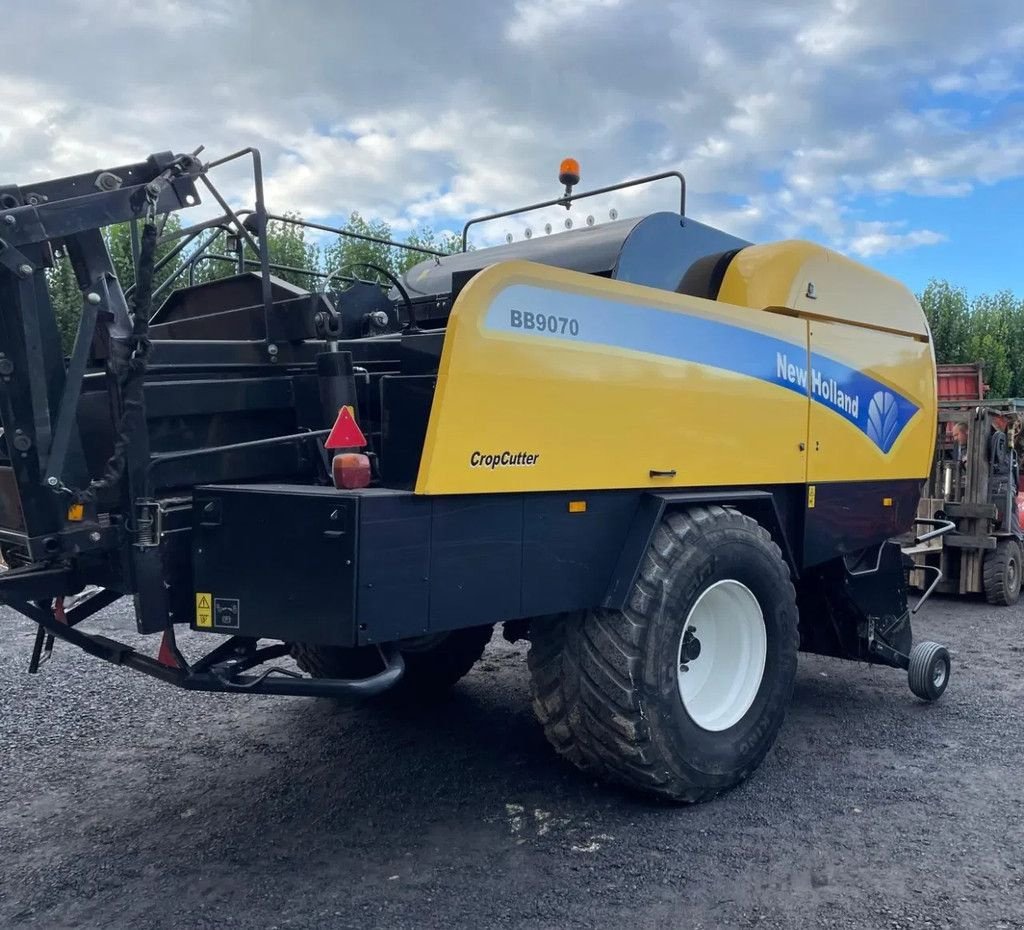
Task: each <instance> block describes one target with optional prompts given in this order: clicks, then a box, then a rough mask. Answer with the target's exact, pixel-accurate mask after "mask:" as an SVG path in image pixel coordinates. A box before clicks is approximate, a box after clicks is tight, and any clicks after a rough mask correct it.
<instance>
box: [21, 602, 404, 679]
mask: <svg viewBox="0 0 1024 930" xmlns="http://www.w3.org/2000/svg"><path fill="white" fill-rule="evenodd" d="M7 603H8V605H9V606H10V607H12V608H14V609H15V610H17V611H18V612H19V613H20V614H22V615H24V616H26V617H28V618H29V619H30V620H32V621H34V622H35V623H38V624H39V626H40V627H41V628H43V629H45V630H46V631H47V632H48V633H50V634H52V635H53V636H55V637H56V638H57V639H62V640H64V641H66V642H69V643H71V644H72V645H73V646H78V648H79V649H81V650H82V651H83V652H85V653H87V654H88V655H91V656H94V657H95V658H98V659H103V660H104V661H106V662H110V663H112V664H114V665H124V666H127V667H128V668H131V669H134V670H135V671H137V672H142V673H143V674H145V675H150V676H152V677H153V678H159V679H160V680H161V681H165V682H167V683H168V684H172V685H177V686H178V687H179V688H185V689H186V690H189V691H214V692H221V693H224V692H228V693H242V694H279V695H291V696H297V697H349V698H367V697H373V696H374V695H377V694H381V693H383V692H384V691H387V690H388V689H390V688H392V687H394V685H396V684H397V683H398V682H399V681H400V680H401V678H402V675H403V674H404V673H405V662H404V661H403V659H402V654H401V652H399V651H398V650H397V649H394V648H392V649H390V650H388V651H386V652H383V651H382V653H381V655H382V658H383V661H384V669H383V670H382V671H380V672H378V673H377V674H376V675H372V676H370V677H369V678H363V679H356V680H348V679H337V678H306V677H298V678H296V677H291V675H290V674H289V675H288V677H282V678H277V677H271V675H272V674H273V673H274V672H275V671H278V670H275V669H270V670H269V671H267V672H265V673H263V674H261V675H259V676H255V677H248V678H247V677H245V676H237V677H230V678H229V677H226V676H224V675H218V674H217V673H216V671H214V670H212V668H211V669H210V670H209V671H203V672H198V673H197V672H196V667H197V666H200V665H203V667H204V668H210V663H209V661H208V660H209V658H210V657H209V656H207V657H206V659H205V660H204V659H200V660H199V662H198V663H196V666H193V667H192V668H191V669H190V668H184V669H182V668H171V667H169V666H166V665H164V664H163V663H162V662H158V661H157V660H156V659H152V658H150V657H149V656H147V655H143V654H142V653H140V652H136V651H135V650H134V649H133V648H132V647H131V646H127V645H125V644H124V643H120V642H117V641H116V640H112V639H108V638H107V637H105V636H98V635H95V634H88V633H83V632H81V631H80V630H76V629H74V627H72V626H69V625H66V624H63V623H60V622H58V621H57V619H56V617H54V615H53V612H52V611H47V610H43V609H42V608H40V607H37V606H36V605H35V604H31V603H29V602H28V601H14V600H9V601H8V602H7ZM222 648H223V647H222V646H218V647H217V649H215V650H214V653H217V652H219V651H221V650H222ZM267 651H268V657H269V656H270V655H281V654H283V652H282V650H281V647H275V646H270V647H267ZM212 654H213V653H211V655H212ZM281 671H283V670H281Z"/></svg>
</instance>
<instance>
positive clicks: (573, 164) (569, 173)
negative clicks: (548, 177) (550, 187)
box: [558, 158, 580, 187]
mask: <svg viewBox="0 0 1024 930" xmlns="http://www.w3.org/2000/svg"><path fill="white" fill-rule="evenodd" d="M558 180H559V181H560V182H561V183H562V184H566V185H568V186H570V187H571V186H572V185H574V184H579V183H580V163H579V162H578V161H576V159H575V158H563V159H562V164H560V165H559V166H558Z"/></svg>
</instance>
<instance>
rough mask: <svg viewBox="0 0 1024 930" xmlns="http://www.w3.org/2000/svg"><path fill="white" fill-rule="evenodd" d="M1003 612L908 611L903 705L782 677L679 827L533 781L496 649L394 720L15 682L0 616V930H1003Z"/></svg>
mask: <svg viewBox="0 0 1024 930" xmlns="http://www.w3.org/2000/svg"><path fill="white" fill-rule="evenodd" d="M1022 616H1024V614H1022V610H1020V609H1017V608H1009V609H1006V608H1002V609H1000V608H989V607H986V606H985V605H983V604H978V603H963V602H957V601H938V602H937V603H936V604H934V605H933V606H931V607H930V608H928V609H927V610H926V611H925V612H924V615H923V616H922V618H921V620H919V621H918V635H919V636H921V637H923V638H930V639H936V640H939V641H942V642H947V643H949V644H950V647H951V651H952V653H953V659H954V678H953V681H952V684H951V685H950V689H949V691H948V692H947V694H946V696H945V697H944V698H943V700H942V701H940V702H939V703H938V704H936V705H931V706H929V705H925V704H922V703H921V702H919V701H917V700H916V699H915V698H914V697H913V696H912V695H911V694H910V692H909V691H908V690H907V687H906V679H905V676H904V675H902V674H901V673H898V672H895V671H892V670H885V669H871V668H867V667H862V666H857V665H853V664H847V663H841V662H837V661H833V660H828V659H821V658H816V657H810V656H804V657H801V667H800V672H799V678H798V681H797V687H796V695H795V698H794V702H793V707H792V710H791V713H790V715H789V717H788V720H787V722H786V724H785V727H784V729H783V732H782V734H781V736H780V738H779V741H778V743H777V745H776V748H775V750H774V751H773V752H772V753H771V755H770V756H769V758H768V759H767V761H766V762H765V764H764V765H763V766H762V767H761V769H760V770H759V771H758V772H757V774H756V775H755V776H754V778H753V779H751V780H750V781H749V782H748V783H746V784H745V785H743V786H741V787H740V788H738V789H736V790H735V791H733V792H731V793H729V794H728V795H726V796H724V797H722V798H720V799H719V800H717V801H715V802H713V803H710V804H706V805H703V806H698V807H691V808H680V807H670V806H665V805H662V804H656V803H651V802H649V801H647V800H644V799H642V798H638V797H636V796H633V795H629V794H625V793H623V792H621V791H618V790H616V789H614V788H607V787H604V786H601V785H596V784H594V783H593V782H592V781H591V780H588V779H587V778H585V777H583V776H581V775H578V774H577V773H575V772H574V771H573V770H571V769H569V768H567V767H566V766H564V765H563V764H562V763H560V762H559V761H558V760H557V759H556V758H555V756H554V754H553V753H552V752H551V751H549V749H548V748H547V745H546V744H545V742H544V740H543V737H542V735H541V733H540V730H539V728H538V727H537V726H536V724H535V723H534V721H533V718H532V715H531V713H530V710H529V705H528V699H527V681H526V671H525V663H524V661H523V658H524V657H523V650H521V649H520V648H518V647H510V646H508V645H506V644H505V643H503V642H500V637H496V640H495V642H494V643H493V644H492V646H491V647H490V649H489V651H488V653H487V655H486V656H485V658H484V660H483V662H482V663H480V664H479V665H478V667H477V669H476V670H475V671H474V672H473V674H471V675H470V676H469V678H467V679H466V680H465V681H464V682H463V683H462V684H461V685H460V686H459V687H458V688H457V689H456V691H455V692H454V693H453V695H452V697H451V699H450V700H449V701H447V702H445V703H444V704H442V705H441V706H440V707H439V708H436V709H434V710H432V711H427V710H419V711H408V712H396V711H383V710H371V709H358V710H357V709H350V708H338V707H336V706H334V705H332V704H331V703H329V702H327V701H307V700H299V699H288V698H267V697H255V696H254V697H245V698H239V697H228V696H213V695H194V694H185V693H182V692H178V691H175V690H173V689H170V688H168V687H166V686H164V685H161V684H159V683H157V682H155V681H151V680H149V679H146V678H143V677H142V676H139V675H136V674H133V673H131V672H127V671H123V670H119V669H115V668H112V667H110V666H107V665H104V664H101V663H99V662H96V661H95V660H92V659H89V658H88V657H86V656H84V655H80V654H78V653H77V652H75V651H73V650H72V649H70V648H69V647H64V648H61V647H60V645H59V644H58V648H57V651H56V653H55V656H54V659H53V661H52V662H51V663H50V664H49V665H47V666H45V667H44V669H43V673H42V674H40V675H37V676H29V675H26V674H25V666H26V664H27V662H28V656H29V650H30V647H31V642H32V632H33V631H32V628H31V625H30V624H28V623H27V622H24V621H22V620H20V619H17V618H15V617H13V616H12V615H11V614H10V613H9V612H6V611H4V612H0V630H2V633H0V700H2V707H3V712H2V713H3V716H2V719H0V759H2V767H0V805H2V807H0V928H4V930H6V928H16V927H23V926H34V927H45V928H47V930H51V928H52V930H57V928H64V927H89V928H92V927H115V928H147V930H148V928H154V930H158V928H168V930H170V928H175V930H179V928H191V927H209V928H225V927H247V928H249V927H252V928H281V930H284V928H301V930H308V928H320V927H332V928H333V927H359V928H369V927H388V928H398V927H415V928H420V927H479V928H484V927H493V926H516V927H531V928H568V927H621V926H626V927H630V928H647V927H678V926H686V927H690V928H701V927H718V926H725V927H748V926H751V927H753V926H756V927H787V928H788V927H823V926H824V927H851V928H852V927H885V928H895V927H915V928H921V927H926V928H931V927H951V928H952V927H955V928H961V927H970V928H987V927H992V928H1005V927H1024V851H1022V850H1024V800H1022V798H1024V791H1022V789H1024V774H1022V772H1024V733H1022V731H1021V721H1020V717H1019V715H1018V708H1019V707H1020V706H1021V700H1022V698H1024V676H1022V674H1021V673H1022V669H1024V653H1022V651H1021V647H1022V642H1024V639H1022V635H1021V632H1022V631H1021V625H1022ZM127 617H128V613H127V606H115V607H114V608H112V609H111V610H109V611H107V612H106V613H105V614H104V615H103V616H102V617H101V618H99V619H98V620H96V621H94V622H93V623H92V624H91V625H92V627H93V628H94V629H98V630H101V631H103V632H105V633H107V634H108V635H111V634H113V633H115V632H116V633H121V632H122V630H123V629H124V628H125V627H127V626H129V621H128V619H127ZM197 639H199V637H191V638H190V639H188V640H186V648H191V649H192V650H193V651H194V650H196V649H197V647H198V646H199V643H197V642H196V640H197ZM149 643H150V648H155V645H156V644H155V642H154V641H152V640H149Z"/></svg>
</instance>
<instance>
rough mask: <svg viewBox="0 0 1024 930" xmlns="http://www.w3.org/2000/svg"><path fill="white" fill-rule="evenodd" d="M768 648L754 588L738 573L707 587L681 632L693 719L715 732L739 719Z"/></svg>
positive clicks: (683, 683) (681, 675) (683, 688)
mask: <svg viewBox="0 0 1024 930" xmlns="http://www.w3.org/2000/svg"><path fill="white" fill-rule="evenodd" d="M694 640H696V641H697V642H698V643H699V654H697V655H696V656H695V655H694V652H695V651H696V649H695V647H694V644H693V641H694ZM767 651H768V644H767V635H766V633H765V628H764V614H763V613H762V612H761V605H760V604H759V603H758V602H757V598H756V597H754V595H753V594H752V593H751V591H750V589H749V588H748V587H747V586H746V585H744V584H741V583H740V582H738V581H734V580H732V579H725V580H723V581H716V582H715V583H714V584H713V585H711V586H710V587H708V588H706V589H705V590H704V591H703V592H702V593H701V595H700V597H698V598H697V603H696V604H694V605H693V607H692V608H691V610H690V614H689V616H688V617H687V618H686V626H685V627H684V628H683V632H682V634H681V635H680V637H679V651H678V656H677V662H676V669H677V671H676V675H677V678H678V681H679V697H680V698H681V699H682V702H683V707H685V708H686V712H687V714H689V716H690V719H691V720H693V722H694V723H695V724H697V726H699V727H700V728H701V729H703V730H711V731H712V732H718V731H721V730H728V729H729V727H731V726H734V725H735V724H737V723H738V722H739V721H740V720H741V719H742V718H743V715H744V714H745V713H746V712H747V711H748V710H750V705H751V704H753V703H754V698H756V697H757V692H758V690H759V689H760V687H761V680H762V679H763V678H764V663H765V656H766V654H767Z"/></svg>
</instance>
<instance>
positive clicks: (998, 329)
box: [918, 279, 1024, 397]
mask: <svg viewBox="0 0 1024 930" xmlns="http://www.w3.org/2000/svg"><path fill="white" fill-rule="evenodd" d="M918 299H919V300H920V301H921V306H922V307H923V308H924V312H925V315H926V316H927V317H928V324H929V326H930V327H931V331H932V340H933V342H934V345H935V360H936V361H937V362H939V363H946V362H981V363H982V365H983V366H984V373H985V382H986V383H987V384H988V385H989V388H990V390H989V396H991V397H1024V298H1020V297H1017V296H1016V295H1015V294H1013V293H1012V292H1011V291H1007V290H1002V291H996V292H995V293H993V294H979V295H978V296H976V297H973V298H969V297H968V296H967V291H966V290H965V289H964V288H962V287H957V286H956V285H953V284H950V283H949V282H948V281H940V280H935V279H933V280H932V281H929V282H928V286H927V287H926V288H925V289H924V292H923V293H922V294H920V295H919V297H918Z"/></svg>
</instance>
